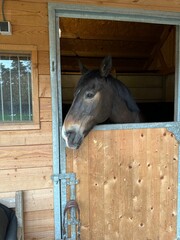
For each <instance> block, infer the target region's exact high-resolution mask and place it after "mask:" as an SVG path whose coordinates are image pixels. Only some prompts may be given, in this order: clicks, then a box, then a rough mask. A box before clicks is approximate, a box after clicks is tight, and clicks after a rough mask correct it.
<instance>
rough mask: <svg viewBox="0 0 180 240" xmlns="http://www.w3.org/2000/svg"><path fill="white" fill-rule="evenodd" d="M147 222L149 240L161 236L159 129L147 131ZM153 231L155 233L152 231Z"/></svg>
mask: <svg viewBox="0 0 180 240" xmlns="http://www.w3.org/2000/svg"><path fill="white" fill-rule="evenodd" d="M147 142H148V145H147V183H148V184H147V186H146V189H147V205H146V208H147V211H146V213H147V222H146V226H147V227H146V231H147V237H148V238H149V239H156V236H159V224H155V223H159V222H160V219H159V205H160V191H159V186H160V181H159V179H160V167H159V154H160V148H161V140H160V134H159V129H154V130H153V131H152V130H151V129H147ZM152 229H153V231H152Z"/></svg>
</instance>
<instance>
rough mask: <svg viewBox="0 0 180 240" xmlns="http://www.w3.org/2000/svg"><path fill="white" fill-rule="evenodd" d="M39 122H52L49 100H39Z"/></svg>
mask: <svg viewBox="0 0 180 240" xmlns="http://www.w3.org/2000/svg"><path fill="white" fill-rule="evenodd" d="M40 121H41V122H49V121H50V122H51V121H52V107H51V98H40Z"/></svg>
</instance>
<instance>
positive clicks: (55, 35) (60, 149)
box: [48, 3, 180, 239]
mask: <svg viewBox="0 0 180 240" xmlns="http://www.w3.org/2000/svg"><path fill="white" fill-rule="evenodd" d="M48 13H49V40H50V74H51V93H52V132H53V175H54V176H57V175H58V174H65V173H66V156H65V143H64V141H63V140H62V138H61V128H62V121H63V120H62V93H61V62H60V40H59V37H60V36H59V28H60V26H59V18H60V17H70V18H84V19H86V18H88V19H101V20H102V19H103V20H116V21H131V22H144V23H158V24H169V25H175V26H176V67H175V103H174V110H175V114H174V122H163V123H139V124H114V125H101V126H96V127H95V129H96V130H107V129H135V128H138V129H142V128H167V129H168V130H169V131H171V132H173V133H174V135H175V136H176V139H177V140H178V141H180V13H178V12H164V11H148V10H143V9H138V10H137V9H127V8H110V7H102V6H101V7H99V6H92V5H82V4H76V5H75V4H61V3H49V4H48ZM178 152H179V153H178V159H180V145H179V151H178ZM53 180H54V221H55V239H59V237H60V236H61V226H62V212H63V211H62V208H63V207H62V206H64V205H65V199H63V198H62V197H61V196H62V195H64V196H66V183H65V182H64V181H63V180H61V181H59V179H58V178H56V177H55V178H53ZM178 186H180V163H178ZM177 195H178V196H177V198H178V205H177V239H179V238H180V187H178V192H177Z"/></svg>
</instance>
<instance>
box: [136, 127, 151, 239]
mask: <svg viewBox="0 0 180 240" xmlns="http://www.w3.org/2000/svg"><path fill="white" fill-rule="evenodd" d="M146 148H147V136H146V129H140V130H133V158H134V165H135V167H134V168H133V215H134V217H133V238H134V239H137V238H138V239H139V240H143V239H144V237H145V236H146V231H147V225H146V222H147V208H146V202H147V192H146V189H147V185H148V184H147V178H146V176H147V172H146V171H147V159H146V155H147V154H146V151H144V150H145V149H146Z"/></svg>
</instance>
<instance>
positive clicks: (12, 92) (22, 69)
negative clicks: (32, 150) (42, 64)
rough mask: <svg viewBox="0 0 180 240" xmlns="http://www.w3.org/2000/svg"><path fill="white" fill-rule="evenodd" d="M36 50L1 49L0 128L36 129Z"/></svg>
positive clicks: (20, 48)
mask: <svg viewBox="0 0 180 240" xmlns="http://www.w3.org/2000/svg"><path fill="white" fill-rule="evenodd" d="M36 66H37V49H36V47H35V46H30V47H29V46H23V47H21V46H14V45H13V46H12V45H11V46H9V45H8V46H7V45H5V46H3V47H0V129H1V130H6V129H18V128H19V129H26V128H27V129H29V128H39V107H38V106H39V103H38V75H37V68H36Z"/></svg>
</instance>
